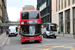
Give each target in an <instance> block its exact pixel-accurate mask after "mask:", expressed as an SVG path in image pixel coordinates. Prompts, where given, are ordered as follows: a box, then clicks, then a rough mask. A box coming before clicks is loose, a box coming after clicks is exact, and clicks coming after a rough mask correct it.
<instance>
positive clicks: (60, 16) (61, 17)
mask: <svg viewBox="0 0 75 50" xmlns="http://www.w3.org/2000/svg"><path fill="white" fill-rule="evenodd" d="M59 21H60V22H61V21H63V12H62V13H60V14H59Z"/></svg>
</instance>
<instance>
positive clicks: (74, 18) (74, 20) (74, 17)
mask: <svg viewBox="0 0 75 50" xmlns="http://www.w3.org/2000/svg"><path fill="white" fill-rule="evenodd" d="M73 26H74V27H73V33H74V35H75V8H73Z"/></svg>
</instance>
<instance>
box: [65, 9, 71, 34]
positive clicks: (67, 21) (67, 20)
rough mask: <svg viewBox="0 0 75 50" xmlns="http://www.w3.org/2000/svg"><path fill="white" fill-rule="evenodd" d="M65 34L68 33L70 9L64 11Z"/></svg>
mask: <svg viewBox="0 0 75 50" xmlns="http://www.w3.org/2000/svg"><path fill="white" fill-rule="evenodd" d="M65 18H66V19H65V21H66V22H65V23H66V25H65V26H66V27H65V28H66V34H70V10H67V11H65Z"/></svg>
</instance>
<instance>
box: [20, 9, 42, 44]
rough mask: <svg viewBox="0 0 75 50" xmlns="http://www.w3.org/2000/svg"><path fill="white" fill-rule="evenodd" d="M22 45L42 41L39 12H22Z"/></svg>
mask: <svg viewBox="0 0 75 50" xmlns="http://www.w3.org/2000/svg"><path fill="white" fill-rule="evenodd" d="M20 26H21V27H20V33H21V43H24V42H26V41H30V42H32V41H40V42H41V41H42V32H41V17H40V12H39V11H37V10H28V11H27V10H25V11H21V12H20Z"/></svg>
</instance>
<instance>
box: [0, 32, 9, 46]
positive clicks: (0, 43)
mask: <svg viewBox="0 0 75 50" xmlns="http://www.w3.org/2000/svg"><path fill="white" fill-rule="evenodd" d="M7 39H8V35H6V32H4V33H2V34H1V35H0V46H3V45H4V44H5V43H6V41H7Z"/></svg>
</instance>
